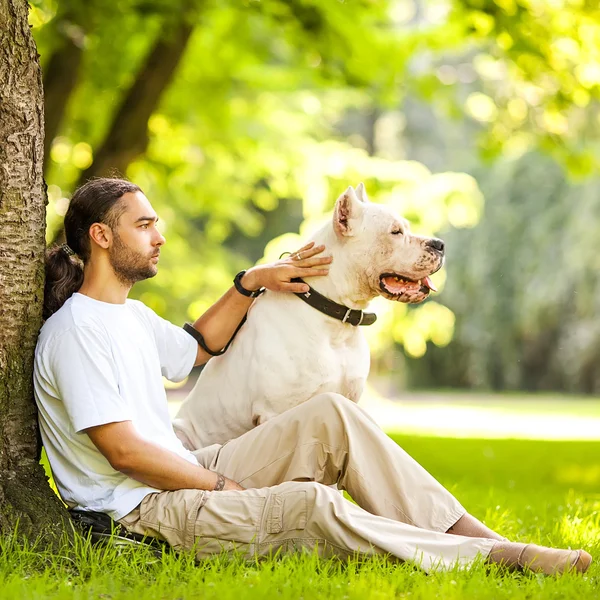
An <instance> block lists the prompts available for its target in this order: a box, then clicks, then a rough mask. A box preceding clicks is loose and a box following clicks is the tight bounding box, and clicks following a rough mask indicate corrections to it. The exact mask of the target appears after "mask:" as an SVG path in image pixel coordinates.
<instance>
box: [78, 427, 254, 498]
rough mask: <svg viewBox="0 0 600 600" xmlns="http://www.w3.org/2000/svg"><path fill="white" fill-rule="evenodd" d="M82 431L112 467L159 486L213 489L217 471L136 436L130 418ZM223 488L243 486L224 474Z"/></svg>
mask: <svg viewBox="0 0 600 600" xmlns="http://www.w3.org/2000/svg"><path fill="white" fill-rule="evenodd" d="M85 433H87V435H88V436H89V437H90V439H91V440H92V442H93V444H94V445H95V446H96V448H98V450H99V451H100V452H101V453H102V455H103V456H104V457H105V458H106V460H108V462H109V463H110V465H111V466H112V468H113V469H115V470H116V471H120V472H121V473H124V474H125V475H127V476H128V477H131V478H132V479H135V480H136V481H140V482H141V483H145V484H146V485H149V486H152V487H154V488H157V489H159V490H181V489H198V490H214V489H215V485H216V484H217V481H218V474H217V473H214V472H213V471H209V470H208V469H205V468H204V467H201V466H200V465H194V464H192V463H190V462H188V461H187V460H185V458H182V457H181V456H179V455H177V454H175V453H174V452H171V451H170V450H167V449H165V448H162V447H161V446H159V445H158V444H155V443H153V442H150V441H148V440H145V439H144V438H142V437H140V436H139V435H138V433H137V431H136V430H135V428H134V426H133V423H132V422H131V421H121V422H118V423H107V424H105V425H97V426H96V427H89V428H88V429H86V430H85ZM223 489H224V490H243V489H244V488H243V487H242V486H241V485H239V484H238V483H236V482H235V481H232V480H231V479H227V478H225V487H224V488H223Z"/></svg>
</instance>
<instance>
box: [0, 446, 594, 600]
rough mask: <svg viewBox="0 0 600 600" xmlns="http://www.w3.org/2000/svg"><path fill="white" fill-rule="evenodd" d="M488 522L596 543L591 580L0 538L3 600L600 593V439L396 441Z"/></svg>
mask: <svg viewBox="0 0 600 600" xmlns="http://www.w3.org/2000/svg"><path fill="white" fill-rule="evenodd" d="M393 437H394V439H395V440H396V441H398V442H399V443H400V444H401V445H402V446H403V447H404V448H405V449H406V450H407V451H408V452H409V453H411V454H412V455H413V456H414V457H415V458H416V459H417V460H419V461H420V462H421V463H422V464H423V465H424V466H426V468H427V469H428V470H429V471H431V472H432V473H433V474H434V475H435V476H436V477H437V478H438V479H439V480H440V481H441V482H442V483H444V484H445V485H446V486H447V487H449V488H450V489H451V490H452V491H453V492H454V493H455V494H456V495H457V497H458V498H459V500H460V501H461V502H462V503H463V504H464V505H465V507H467V508H468V510H469V511H470V512H471V513H473V514H475V515H476V516H477V517H479V518H481V519H483V520H484V521H485V522H486V523H487V524H488V525H489V526H491V527H492V528H495V529H497V530H498V531H500V532H501V533H503V534H504V535H506V536H508V537H510V538H512V539H514V540H517V541H533V542H538V543H543V544H554V545H560V546H572V547H581V546H583V547H585V548H587V549H588V550H589V551H590V552H591V553H592V555H593V556H594V557H595V559H596V561H597V562H595V563H594V564H592V567H591V568H590V570H589V572H588V574H587V575H586V576H584V577H578V576H573V575H566V576H563V577H560V578H545V577H542V576H538V575H531V574H530V575H523V574H519V573H507V572H506V571H503V570H499V569H496V568H490V567H487V568H486V567H485V566H484V565H477V566H474V567H472V568H470V569H468V570H463V571H449V572H445V573H436V574H432V575H425V574H424V573H422V572H421V571H418V570H416V569H414V568H413V567H412V566H410V565H407V564H405V565H395V564H393V563H392V562H390V561H386V560H385V559H372V560H366V561H352V562H350V563H349V564H343V563H340V562H338V561H334V560H320V559H319V558H318V557H316V556H315V555H312V554H305V555H296V556H289V557H280V558H275V559H270V560H266V561H263V562H260V563H256V564H254V563H252V564H248V563H244V562H242V561H241V560H239V559H238V558H236V557H233V558H228V557H225V556H219V557H215V558H214V559H213V560H210V561H207V562H204V563H202V564H200V565H195V564H194V561H193V559H192V557H191V556H189V555H175V554H164V555H163V556H162V557H161V558H156V557H155V556H154V555H152V553H151V552H150V551H148V550H146V549H145V548H129V547H128V548H121V549H119V548H115V547H93V546H92V545H90V543H89V542H88V541H86V540H84V539H83V538H80V537H78V538H77V540H76V543H75V545H74V546H73V547H65V548H64V550H63V551H61V552H59V553H56V554H51V553H49V552H47V551H44V550H43V549H41V548H36V547H35V545H33V546H29V547H23V546H21V545H18V544H16V543H15V541H14V540H12V539H4V540H0V598H2V599H3V600H4V599H6V600H8V599H12V598H18V599H19V600H21V599H23V600H27V599H36V600H38V599H46V598H48V599H55V598H56V599H63V598H64V599H66V598H69V599H71V598H74V599H84V598H85V599H87V598H103V599H115V600H117V599H125V598H127V599H130V598H135V599H136V600H146V599H153V600H154V599H162V598H164V599H188V598H218V599H219V600H226V599H229V598H232V599H235V600H240V599H242V598H244V599H246V598H250V599H263V598H290V599H299V598H303V599H305V600H308V599H312V598H335V599H340V600H341V599H357V600H358V599H360V600H365V599H379V598H410V599H411V600H412V599H421V598H423V599H424V598H427V599H429V598H441V599H444V600H454V599H459V598H461V599H463V598H465V599H477V598H485V599H489V600H492V599H493V600H497V599H498V600H500V599H504V598H511V599H512V598H527V599H528V600H534V599H538V598H540V599H550V598H557V599H558V598H560V599H573V600H580V599H582V598H598V597H600V493H599V491H600V442H562V441H561V442H556V441H528V440H478V439H446V438H433V437H417V436H406V435H394V436H393Z"/></svg>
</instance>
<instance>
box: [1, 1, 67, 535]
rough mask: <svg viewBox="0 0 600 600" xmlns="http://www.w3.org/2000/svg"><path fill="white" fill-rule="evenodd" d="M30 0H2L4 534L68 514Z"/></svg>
mask: <svg viewBox="0 0 600 600" xmlns="http://www.w3.org/2000/svg"><path fill="white" fill-rule="evenodd" d="M27 13H28V6H27V2H26V0H0V307H1V308H0V331H1V334H0V534H2V535H5V534H7V533H9V532H11V531H14V530H15V527H17V522H18V531H19V532H20V533H21V534H25V535H31V534H34V535H37V534H39V533H42V532H48V531H52V532H55V533H57V532H58V531H60V530H61V527H62V525H63V524H64V522H63V519H64V518H66V517H67V514H66V511H65V510H64V508H63V505H62V504H61V503H60V501H59V500H58V498H57V497H56V496H55V494H54V493H53V492H52V490H51V489H50V487H49V485H48V482H47V480H46V477H45V475H44V472H43V469H42V467H41V466H40V465H39V463H38V450H39V446H38V435H37V418H36V416H37V415H36V409H35V403H34V401H33V389H32V372H33V355H34V348H35V343H36V339H37V334H38V331H39V328H40V325H41V323H42V302H43V290H44V286H43V284H44V261H43V258H44V248H45V244H44V229H45V205H46V190H45V184H44V180H43V176H42V169H43V159H44V136H43V127H44V107H43V92H42V77H41V70H40V66H39V61H38V54H37V50H36V47H35V43H34V41H33V38H32V36H31V32H30V30H29V25H28V22H27Z"/></svg>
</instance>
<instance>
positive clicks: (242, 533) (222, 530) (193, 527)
mask: <svg viewBox="0 0 600 600" xmlns="http://www.w3.org/2000/svg"><path fill="white" fill-rule="evenodd" d="M265 502H266V498H264V497H262V496H260V497H257V496H254V497H253V496H250V495H249V494H244V493H243V492H212V493H211V492H208V493H207V494H206V500H205V502H204V504H203V505H202V506H200V507H199V509H198V511H197V516H196V519H195V520H194V522H193V523H192V522H190V523H189V526H190V527H189V531H190V533H191V532H192V531H193V534H192V536H193V539H194V541H195V543H196V548H197V554H198V555H202V556H205V555H208V554H214V553H219V552H222V551H230V550H240V551H242V552H249V551H251V549H252V548H251V547H252V545H253V544H254V543H255V542H256V540H257V538H258V533H259V530H260V523H261V520H262V516H263V513H264V507H265Z"/></svg>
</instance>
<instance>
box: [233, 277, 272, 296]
mask: <svg viewBox="0 0 600 600" xmlns="http://www.w3.org/2000/svg"><path fill="white" fill-rule="evenodd" d="M245 274H246V271H240V272H239V273H238V274H237V275H236V276H235V277H234V278H233V285H235V289H236V290H237V291H238V292H239V293H240V294H242V296H246V297H247V298H256V297H257V296H260V295H261V294H262V293H263V292H264V291H265V288H264V287H261V288H260V289H258V290H254V291H252V290H247V289H246V288H245V287H244V286H243V285H242V277H243V276H244V275H245Z"/></svg>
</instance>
